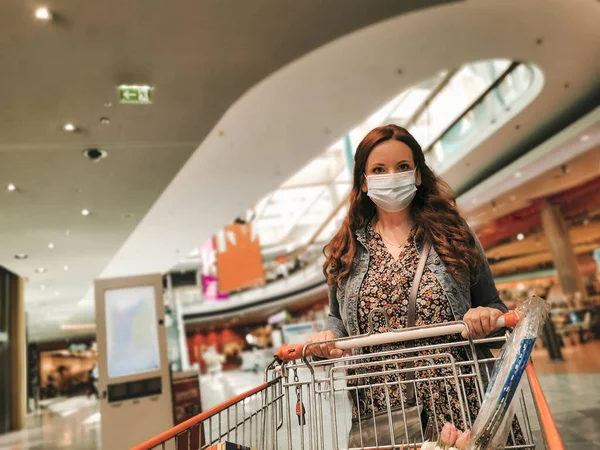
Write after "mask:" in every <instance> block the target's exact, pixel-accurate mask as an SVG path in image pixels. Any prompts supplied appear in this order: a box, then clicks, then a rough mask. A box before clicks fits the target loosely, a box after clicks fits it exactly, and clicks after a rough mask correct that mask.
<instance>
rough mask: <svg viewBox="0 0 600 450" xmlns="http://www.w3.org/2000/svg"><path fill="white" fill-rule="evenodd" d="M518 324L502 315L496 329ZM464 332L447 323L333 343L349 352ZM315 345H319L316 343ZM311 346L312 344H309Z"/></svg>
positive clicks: (291, 351) (283, 351) (295, 348)
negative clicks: (355, 349) (360, 348)
mask: <svg viewBox="0 0 600 450" xmlns="http://www.w3.org/2000/svg"><path fill="white" fill-rule="evenodd" d="M518 323H519V314H518V313H517V312H516V311H511V312H509V313H506V314H503V315H502V316H501V317H499V318H498V320H497V321H496V327H497V328H505V327H507V328H514V327H515V326H516V325H517V324H518ZM464 330H465V325H464V324H462V323H449V324H448V325H441V326H437V327H425V328H407V329H404V330H401V331H388V332H386V333H375V334H371V335H369V336H357V337H355V338H350V339H344V340H340V341H336V342H333V345H334V346H335V348H337V349H340V350H350V349H352V348H359V347H371V346H373V345H383V344H391V343H392V342H405V341H412V340H415V339H425V338H430V337H436V336H448V335H452V334H457V333H461V332H463V331H464ZM315 344H319V342H316V343H315ZM307 345H308V344H296V345H291V344H284V345H282V346H281V348H280V349H279V350H277V352H276V353H275V358H277V359H279V360H280V361H283V362H287V361H294V360H296V359H300V358H302V354H303V352H304V347H306V346H307ZM310 345H311V346H312V345H313V344H310ZM306 356H307V357H308V356H312V351H311V347H310V346H309V347H308V348H307V349H306Z"/></svg>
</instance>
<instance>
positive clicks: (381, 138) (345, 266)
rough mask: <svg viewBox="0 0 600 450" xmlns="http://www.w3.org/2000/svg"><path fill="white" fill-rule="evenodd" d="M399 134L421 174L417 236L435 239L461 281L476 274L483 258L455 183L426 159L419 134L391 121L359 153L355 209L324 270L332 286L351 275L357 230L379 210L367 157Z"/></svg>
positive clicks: (336, 238)
mask: <svg viewBox="0 0 600 450" xmlns="http://www.w3.org/2000/svg"><path fill="white" fill-rule="evenodd" d="M391 139H395V140H397V141H400V142H403V143H404V144H406V145H408V147H409V148H410V149H411V150H412V154H413V158H414V162H415V167H416V169H417V171H418V172H419V173H420V174H421V185H420V186H419V187H418V189H417V193H416V195H415V198H414V199H413V201H412V203H411V206H410V212H411V214H412V217H413V220H414V222H415V224H416V225H417V231H416V235H415V238H416V239H423V238H425V239H427V240H429V241H430V242H431V243H432V245H433V247H434V248H435V250H436V251H437V253H438V255H439V256H440V258H441V259H442V261H443V262H444V263H445V265H446V267H447V269H448V271H449V272H450V274H451V275H452V276H453V277H454V278H455V279H457V280H459V281H466V280H468V279H469V278H471V280H472V278H473V274H475V273H477V272H478V269H479V268H480V265H481V264H482V259H481V256H480V254H479V251H478V249H477V246H476V243H475V237H474V236H473V234H472V232H471V230H470V228H469V226H468V225H467V223H466V221H465V220H464V219H463V218H462V217H461V216H460V214H459V213H458V210H457V208H456V201H455V200H454V196H453V194H452V190H451V189H450V186H448V184H447V183H446V182H445V181H443V180H442V179H440V178H438V177H436V175H435V174H434V173H433V171H432V170H431V169H430V168H429V167H428V166H427V164H426V163H425V155H424V154H423V150H422V149H421V146H420V145H419V143H418V142H417V141H416V139H415V138H414V137H413V136H412V135H411V134H410V133H409V132H408V131H406V130H405V129H404V128H402V127H399V126H397V125H386V126H382V127H379V128H375V129H374V130H372V131H371V132H369V134H367V135H366V136H365V138H364V139H363V140H362V142H361V143H360V144H359V145H358V148H357V150H356V154H355V156H354V182H353V187H352V192H351V193H350V208H349V210H348V215H347V216H346V218H345V220H344V222H343V223H342V226H341V227H340V229H339V230H338V232H337V233H336V235H335V236H334V237H333V239H332V240H331V242H330V243H329V244H328V245H327V246H325V249H324V250H323V252H324V254H325V257H326V259H325V264H324V265H323V272H324V274H325V276H326V277H327V282H328V283H329V284H330V285H334V284H338V285H339V284H340V282H341V280H342V279H343V278H344V277H346V276H348V275H349V274H350V271H351V270H352V262H353V260H354V254H355V252H356V238H355V236H354V233H355V232H356V231H357V230H360V229H362V228H364V227H366V225H367V222H368V221H369V220H370V219H371V218H372V217H373V215H374V214H375V212H376V207H375V204H374V203H373V201H372V200H371V199H370V198H369V197H368V196H367V194H366V193H364V192H363V191H362V189H361V188H362V185H363V182H364V179H365V178H364V177H365V175H364V174H365V171H366V166H367V158H368V157H369V155H370V154H371V151H373V149H374V148H375V147H376V146H377V145H379V144H381V143H382V142H385V141H388V140H391Z"/></svg>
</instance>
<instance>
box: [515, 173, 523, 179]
mask: <svg viewBox="0 0 600 450" xmlns="http://www.w3.org/2000/svg"><path fill="white" fill-rule="evenodd" d="M522 176H523V174H522V173H521V172H515V178H521V177H522Z"/></svg>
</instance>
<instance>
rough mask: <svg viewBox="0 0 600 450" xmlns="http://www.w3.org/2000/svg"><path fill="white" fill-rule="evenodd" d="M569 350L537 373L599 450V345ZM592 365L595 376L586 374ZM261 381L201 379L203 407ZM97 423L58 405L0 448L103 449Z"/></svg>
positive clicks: (564, 418)
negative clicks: (558, 361)
mask: <svg viewBox="0 0 600 450" xmlns="http://www.w3.org/2000/svg"><path fill="white" fill-rule="evenodd" d="M566 350H568V351H563V354H564V356H565V359H566V360H567V362H565V363H549V362H547V356H546V355H545V353H544V351H543V350H540V351H536V354H535V355H534V361H535V366H536V370H537V372H538V373H539V374H540V381H541V383H542V386H543V388H544V392H545V394H546V396H547V398H548V402H549V403H550V408H551V410H552V412H553V414H554V418H555V420H556V423H557V426H558V429H559V431H560V433H561V436H562V437H563V440H564V443H565V446H566V448H567V449H568V450H588V449H592V450H600V361H598V359H599V358H600V343H597V342H596V343H592V344H586V345H583V346H577V347H572V348H567V349H566ZM590 366H591V367H593V368H594V371H589V370H587V368H588V367H590ZM596 368H599V369H598V370H595V369H596ZM566 372H569V373H566ZM261 381H262V375H261V374H260V373H259V374H254V373H249V372H243V373H242V372H227V373H223V374H221V375H218V376H216V377H212V378H208V377H207V378H203V382H202V395H203V407H204V409H208V408H210V407H211V406H214V405H216V404H218V403H220V402H221V401H224V400H226V399H228V398H231V397H233V396H235V395H238V394H240V393H242V392H244V391H246V390H248V389H250V388H252V387H254V386H256V385H257V384H259V383H260V382H261ZM99 419H100V416H99V413H98V406H97V402H96V401H95V400H94V399H87V398H83V397H79V398H75V399H68V400H67V399H62V400H58V401H55V402H53V403H50V404H49V405H47V407H46V409H44V410H43V412H41V413H39V414H34V415H31V416H29V417H28V423H27V429H26V430H24V431H21V432H18V433H11V434H8V435H3V436H0V449H7V450H8V449H10V450H38V449H78V450H79V449H85V450H87V449H90V450H92V449H99V448H100V445H99V434H100V433H99V431H100V424H99ZM532 427H533V428H535V424H532ZM534 435H535V436H536V437H537V438H538V439H539V436H540V433H539V431H535V430H534ZM279 447H281V448H284V447H285V446H282V445H280V446H279ZM540 448H543V447H540ZM105 450H108V449H105ZM111 450H112V449H111Z"/></svg>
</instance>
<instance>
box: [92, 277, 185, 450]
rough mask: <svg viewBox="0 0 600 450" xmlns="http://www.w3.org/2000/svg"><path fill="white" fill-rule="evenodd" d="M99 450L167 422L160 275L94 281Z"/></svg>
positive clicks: (133, 440)
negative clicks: (99, 415) (99, 417)
mask: <svg viewBox="0 0 600 450" xmlns="http://www.w3.org/2000/svg"><path fill="white" fill-rule="evenodd" d="M95 298H96V329H97V341H98V373H99V391H100V414H101V423H102V448H103V449H128V448H130V447H131V446H133V445H135V444H139V443H141V442H143V441H145V440H147V439H149V438H151V437H152V436H154V435H156V434H158V433H160V432H162V431H165V430H167V429H169V428H171V427H172V426H173V410H172V400H171V378H170V372H169V361H168V355H167V338H166V333H165V317H164V304H163V285H162V275H160V274H158V275H146V276H138V277H129V278H114V279H101V280H96V282H95Z"/></svg>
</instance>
